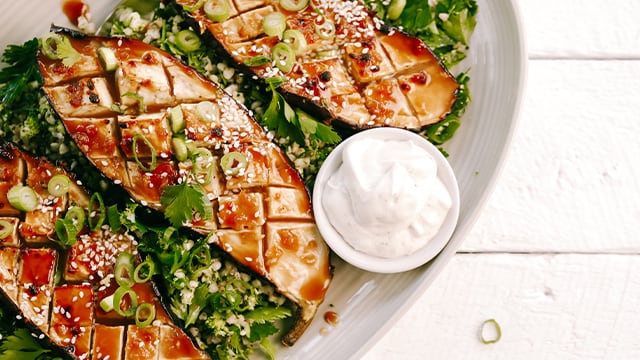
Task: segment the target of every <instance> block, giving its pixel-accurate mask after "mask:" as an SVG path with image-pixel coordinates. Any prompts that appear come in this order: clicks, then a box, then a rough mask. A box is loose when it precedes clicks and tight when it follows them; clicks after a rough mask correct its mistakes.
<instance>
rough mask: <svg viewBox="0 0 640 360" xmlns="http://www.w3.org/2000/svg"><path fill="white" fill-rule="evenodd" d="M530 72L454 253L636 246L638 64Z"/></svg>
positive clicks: (549, 64) (542, 67) (572, 64)
mask: <svg viewBox="0 0 640 360" xmlns="http://www.w3.org/2000/svg"><path fill="white" fill-rule="evenodd" d="M529 72H530V73H529V79H528V88H527V92H526V100H525V102H524V108H523V114H522V117H521V122H520V124H519V128H518V129H517V131H516V134H515V137H514V141H513V147H512V149H511V153H510V156H509V159H508V161H507V163H506V165H505V168H504V171H503V173H502V175H501V177H500V179H499V180H498V183H497V186H496V189H495V191H494V193H493V194H492V196H491V198H490V200H489V202H488V204H487V207H486V209H485V210H484V211H483V213H482V214H481V216H480V218H479V219H478V222H477V223H476V225H475V226H474V229H473V230H472V231H471V232H470V235H469V236H468V238H467V239H466V240H465V242H464V244H463V246H462V248H461V251H515V252H529V251H535V252H556V251H560V252H616V253H640V237H638V235H637V234H639V233H640V182H639V181H638V180H637V179H638V178H639V177H640V165H638V164H639V162H638V154H640V138H639V136H640V115H639V114H640V101H638V99H640V82H639V81H638V78H640V62H639V61H531V62H530V65H529ZM472 81H473V78H472ZM463 126H464V125H463Z"/></svg>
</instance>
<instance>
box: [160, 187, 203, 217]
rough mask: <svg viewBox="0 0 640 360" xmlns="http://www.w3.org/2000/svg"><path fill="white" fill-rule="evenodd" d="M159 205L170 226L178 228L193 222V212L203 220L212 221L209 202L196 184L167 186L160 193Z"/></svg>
mask: <svg viewBox="0 0 640 360" xmlns="http://www.w3.org/2000/svg"><path fill="white" fill-rule="evenodd" d="M160 203H161V204H162V205H163V206H164V207H165V211H164V214H165V216H166V217H167V220H169V222H170V223H171V225H173V226H175V227H180V226H182V225H183V224H185V223H187V222H190V221H192V220H193V217H194V212H195V213H197V214H199V215H200V217H201V218H202V219H204V220H211V219H213V208H212V206H213V205H212V204H211V200H209V198H208V197H207V193H206V192H205V191H204V189H203V188H202V187H201V186H199V185H197V184H187V183H186V182H183V183H182V184H178V185H169V186H167V187H166V188H165V189H164V190H163V191H162V196H161V198H160Z"/></svg>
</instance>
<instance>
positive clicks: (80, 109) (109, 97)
mask: <svg viewBox="0 0 640 360" xmlns="http://www.w3.org/2000/svg"><path fill="white" fill-rule="evenodd" d="M54 30H55V31H56V32H58V34H61V35H66V34H73V33H69V32H68V30H65V29H61V28H56V29H54ZM68 39H69V40H70V43H71V45H72V46H73V47H74V48H75V49H76V50H77V51H78V52H79V59H78V60H77V61H76V62H74V63H73V64H71V65H69V66H67V65H64V64H63V63H62V62H61V61H60V60H58V59H50V58H48V57H47V56H46V55H45V54H44V53H42V52H41V53H40V54H39V58H38V63H39V67H40V73H41V74H42V77H43V83H44V85H43V91H44V93H45V95H46V96H47V97H48V99H49V102H50V103H51V104H52V106H53V108H54V109H55V110H56V112H57V114H58V115H59V116H60V117H61V119H62V122H63V124H64V125H65V128H66V130H67V132H68V133H69V135H70V136H71V138H72V139H73V140H74V141H75V143H76V144H77V145H78V148H79V149H80V150H81V151H82V152H83V153H84V155H85V156H86V157H87V158H88V159H89V161H90V162H92V163H93V165H95V166H96V168H97V169H98V170H99V171H101V172H102V173H103V174H104V175H105V176H106V177H107V178H109V179H110V180H111V181H113V182H114V183H116V184H119V185H121V186H122V187H123V188H124V189H125V190H126V191H127V192H128V193H129V194H130V195H131V197H132V198H133V199H134V200H135V201H137V202H139V203H141V204H143V205H145V206H148V207H149V208H152V209H155V210H158V211H160V212H164V213H165V214H168V213H169V211H165V210H166V209H167V205H166V201H165V202H164V203H163V201H161V200H162V199H163V195H166V193H165V192H164V190H165V189H168V188H169V186H174V188H173V189H175V186H178V185H187V186H189V185H197V186H198V188H201V189H202V190H203V191H204V193H206V196H207V198H208V199H209V200H210V201H211V213H212V215H213V216H211V218H203V217H201V216H195V217H194V218H193V219H192V220H190V221H186V222H185V221H182V220H180V221H179V223H178V224H177V225H182V226H184V227H187V228H190V229H191V230H193V231H195V232H197V233H200V234H204V235H212V237H211V238H212V241H213V242H214V243H215V244H216V245H218V246H219V247H220V248H221V249H222V250H223V251H225V252H226V253H228V254H229V255H230V256H231V257H232V258H233V259H234V260H235V261H236V262H237V263H239V264H240V265H243V266H245V267H247V268H249V269H251V270H252V271H253V272H255V273H257V274H258V275H260V276H262V277H263V278H265V279H266V280H268V281H269V282H270V283H272V284H273V285H274V286H275V288H276V289H277V291H278V292H279V293H280V294H282V295H283V296H285V297H287V298H288V299H289V300H290V301H291V302H292V303H293V304H295V305H296V306H297V307H298V308H299V311H298V316H297V317H296V321H295V323H294V324H293V327H292V332H291V333H289V334H285V335H284V338H283V342H284V343H286V344H287V345H292V344H293V343H295V341H296V340H297V339H298V338H299V336H300V335H301V334H302V333H303V332H304V330H305V329H306V328H307V327H308V325H309V323H310V322H311V321H312V320H313V318H314V316H315V314H316V312H317V310H318V308H319V306H320V304H321V303H322V302H323V301H324V297H325V294H326V291H327V289H328V288H329V285H330V283H331V280H332V270H331V263H330V256H329V248H328V246H327V245H326V243H325V242H324V240H323V239H322V236H321V235H320V233H319V231H318V229H317V227H316V224H315V221H314V217H313V211H312V208H311V200H310V197H309V193H308V191H307V188H306V187H305V185H304V183H303V181H302V179H301V177H300V175H299V174H298V172H297V171H296V170H295V168H294V167H292V166H291V163H290V160H289V159H288V157H287V156H286V154H284V152H283V151H282V150H281V149H280V148H279V146H278V145H277V144H275V143H273V142H272V141H271V139H270V138H269V136H268V135H267V133H266V131H265V130H264V129H263V128H262V127H261V126H260V125H259V124H258V123H257V122H256V121H255V120H254V119H253V118H252V117H251V115H250V114H249V111H248V110H247V109H246V108H245V107H244V106H242V105H241V104H239V103H238V102H237V101H236V100H235V99H233V97H231V96H230V95H228V94H227V93H225V92H224V91H223V90H222V89H221V88H220V87H219V86H218V85H216V84H215V83H213V82H211V81H210V80H208V79H206V78H205V77H204V76H203V75H201V74H199V73H197V72H196V71H195V70H194V69H191V68H189V67H187V66H186V65H184V64H183V63H182V62H180V61H179V60H177V59H176V58H174V57H172V56H170V55H169V54H167V53H166V52H164V51H162V50H159V49H157V48H154V47H152V46H150V45H148V44H145V43H143V42H141V41H137V40H133V39H126V38H104V37H97V36H95V37H94V36H80V35H72V36H68ZM98 49H102V50H103V51H109V52H111V53H112V54H113V56H114V57H115V59H116V60H115V62H116V66H115V70H113V69H111V70H107V69H105V68H104V67H103V66H102V64H101V62H100V58H99V56H98ZM104 49H108V50H104ZM174 112H177V113H178V114H180V115H179V116H178V115H173V113H174ZM173 116H176V118H175V119H178V118H179V119H181V120H180V121H179V123H180V124H181V125H180V126H176V125H175V122H176V121H174V120H175V119H174V117H173ZM142 138H144V144H143V145H141V144H142V141H141V140H140V139H142ZM176 141H178V142H179V141H184V142H185V143H186V144H188V145H190V146H192V148H191V150H187V151H188V152H191V153H190V156H187V158H186V159H185V157H183V156H178V155H179V154H178V151H177V150H176V147H175V146H176V145H175V142H176ZM134 144H135V145H134ZM185 147H186V145H185ZM196 154H210V155H207V156H210V157H208V158H207V162H208V164H209V165H207V167H206V168H207V170H206V171H202V169H200V170H198V168H197V166H198V165H197V162H196V161H195V160H193V159H194V157H195V156H196ZM198 156H200V155H198ZM226 158H231V159H234V158H235V159H236V160H238V159H242V160H238V161H236V160H233V161H232V165H231V166H232V167H235V166H239V167H238V168H233V169H229V165H228V164H227V165H225V162H224V159H226ZM233 164H235V165H233ZM238 164H239V165H238ZM165 200H166V197H165ZM174 209H175V208H174ZM173 212H174V213H175V210H174V211H173ZM192 215H193V214H192ZM169 217H171V216H169ZM174 225H176V224H174Z"/></svg>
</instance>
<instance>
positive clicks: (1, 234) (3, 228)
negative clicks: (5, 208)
mask: <svg viewBox="0 0 640 360" xmlns="http://www.w3.org/2000/svg"><path fill="white" fill-rule="evenodd" d="M13 230H14V226H13V224H12V223H10V222H9V221H7V220H5V219H0V239H4V238H6V237H7V236H9V235H11V234H12V233H13Z"/></svg>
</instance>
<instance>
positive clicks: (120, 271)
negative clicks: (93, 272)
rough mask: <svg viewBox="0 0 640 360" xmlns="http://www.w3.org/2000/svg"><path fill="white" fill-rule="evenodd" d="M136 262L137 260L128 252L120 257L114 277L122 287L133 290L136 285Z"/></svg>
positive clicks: (117, 260)
mask: <svg viewBox="0 0 640 360" xmlns="http://www.w3.org/2000/svg"><path fill="white" fill-rule="evenodd" d="M134 262H135V258H134V257H133V255H132V254H130V253H128V252H123V253H120V255H118V258H117V259H116V264H115V270H114V271H113V276H114V277H115V279H116V282H117V283H118V285H120V286H121V287H126V288H131V287H132V286H133V285H134V284H135V280H134V278H133V277H134V271H135V270H134Z"/></svg>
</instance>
